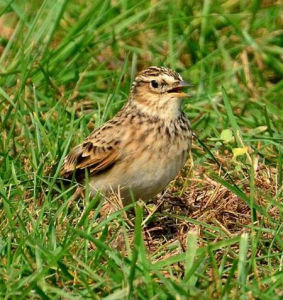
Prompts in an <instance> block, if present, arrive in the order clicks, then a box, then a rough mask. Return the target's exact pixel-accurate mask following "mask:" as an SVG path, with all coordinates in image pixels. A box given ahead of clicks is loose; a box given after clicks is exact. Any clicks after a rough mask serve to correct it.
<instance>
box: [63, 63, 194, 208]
mask: <svg viewBox="0 0 283 300" xmlns="http://www.w3.org/2000/svg"><path fill="white" fill-rule="evenodd" d="M186 86H188V84H187V83H186V82H185V81H183V79H182V77H181V76H180V75H179V74H178V73H177V72H175V71H173V70H170V69H167V68H164V67H155V66H152V67H149V68H147V69H145V70H143V71H141V72H140V73H138V75H137V76H136V78H135V80H134V82H133V83H132V86H131V90H130V94H129V99H128V101H127V102H126V104H125V105H124V107H123V108H122V109H121V110H120V111H119V112H118V113H117V114H116V115H115V116H114V117H113V118H112V119H111V120H109V121H108V122H106V123H105V124H104V125H103V126H101V127H99V128H97V129H96V130H94V131H93V132H92V133H91V134H90V135H89V136H88V137H87V138H86V139H85V140H84V141H83V142H82V143H81V144H80V145H78V146H76V147H75V148H73V149H72V150H71V152H70V153H69V154H68V155H67V157H66V158H65V160H64V163H63V166H62V169H61V175H62V177H64V178H69V179H70V178H74V177H75V178H76V179H77V181H79V182H80V183H82V184H83V185H85V184H86V179H85V174H86V172H87V174H88V176H87V177H88V180H87V182H88V184H89V187H90V190H91V193H92V195H95V194H96V193H97V192H98V191H99V192H101V193H102V194H104V195H106V196H107V194H109V193H112V192H113V191H114V192H115V191H119V193H120V195H121V197H122V201H123V203H124V204H127V203H129V202H130V201H132V199H133V198H134V199H136V200H139V199H141V200H144V201H147V200H149V199H151V198H152V197H153V196H155V195H156V194H158V193H159V192H160V191H162V190H164V188H165V187H166V186H167V185H168V183H169V182H170V181H171V180H173V179H174V178H175V177H176V175H177V174H178V172H179V171H180V170H181V169H182V167H183V166H184V164H185V163H186V160H187V157H188V154H189V150H190V148H191V139H192V131H191V126H190V123H189V120H188V119H187V117H186V115H185V114H184V112H183V111H182V109H181V104H182V99H183V98H184V97H186V96H187V94H186V93H184V92H183V88H185V87H186Z"/></svg>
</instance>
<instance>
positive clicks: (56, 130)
mask: <svg viewBox="0 0 283 300" xmlns="http://www.w3.org/2000/svg"><path fill="white" fill-rule="evenodd" d="M281 28H282V5H281V3H280V1H275V0H274V1H272V0H262V1H260V0H254V1H242V0H234V1H231V0H223V1H220V0H219V1H210V0H204V1H194V0H193V1H169V0H168V1H139V2H137V1H130V0H126V1H98V2H95V1H87V0H79V1H77V0H76V1H75V0H61V1H55V0H54V1H53V0H51V1H50V0H48V1H47V0H46V1H37V0H31V1H17V0H14V1H13V0H12V1H8V0H3V1H0V75H1V76H0V111H1V114H0V127H1V130H0V134H1V139H0V207H1V210H0V232H1V235H0V298H1V299H2V298H3V299H23V298H27V299H29V298H30V299H41V298H43V299H61V298H62V299H81V298H86V299H108V300H109V299H188V298H190V299H196V298H198V299H222V298H223V299H268V300H269V299H281V298H282V297H283V289H282V286H283V273H282V249H283V243H282V209H283V207H282V141H283V136H282V128H283V118H282V116H283V106H282V100H281V99H282V96H283V95H282V86H283V84H282V74H283V64H282V56H283V51H282V29H281ZM150 65H159V66H167V67H170V68H172V69H174V70H176V71H178V72H180V74H181V75H182V76H183V78H184V79H186V80H189V81H190V82H192V84H193V87H192V88H191V89H190V91H189V93H190V97H189V98H188V99H185V101H184V103H183V110H184V111H185V113H186V114H187V116H188V117H189V119H190V121H191V124H192V129H193V132H194V140H193V147H192V149H191V154H190V157H189V159H188V162H187V164H186V166H185V168H184V169H183V170H182V171H181V172H180V174H179V175H178V177H177V178H176V179H175V180H174V181H173V182H171V183H170V185H169V186H168V189H167V190H166V191H164V193H163V194H162V195H157V196H156V198H155V199H152V201H150V202H149V203H146V204H144V203H141V202H136V203H132V204H130V205H128V206H127V207H122V206H121V204H120V201H119V199H116V201H114V200H113V201H112V202H111V203H115V205H114V206H113V205H112V207H111V209H110V210H109V209H108V210H107V209H105V207H106V206H105V205H106V204H107V203H108V202H107V199H103V198H102V197H100V196H99V195H97V197H95V198H90V197H78V198H77V199H76V200H74V198H73V197H72V196H73V194H74V191H75V189H76V188H77V186H76V185H75V184H71V185H69V186H64V185H62V184H61V183H60V181H59V179H60V175H59V170H60V167H61V165H62V162H63V158H64V156H65V155H66V153H67V152H68V151H69V150H70V148H71V147H72V146H74V145H76V144H78V143H79V142H80V141H82V140H83V139H84V138H85V137H86V136H87V135H88V134H89V133H90V132H91V131H92V130H93V129H94V128H97V127H98V126H100V125H101V124H103V123H104V122H105V121H106V120H108V119H109V118H111V117H112V116H113V115H114V114H115V113H116V112H117V111H119V109H120V108H121V107H122V105H123V104H124V102H125V101H126V99H127V95H128V92H129V88H130V84H131V81H132V80H133V78H134V76H135V74H136V72H137V71H138V70H140V69H142V68H145V67H148V66H150Z"/></svg>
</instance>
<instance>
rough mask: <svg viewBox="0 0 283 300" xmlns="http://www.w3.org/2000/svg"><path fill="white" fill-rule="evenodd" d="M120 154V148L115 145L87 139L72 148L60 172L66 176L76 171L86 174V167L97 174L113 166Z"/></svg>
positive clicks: (91, 172)
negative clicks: (99, 143)
mask: <svg viewBox="0 0 283 300" xmlns="http://www.w3.org/2000/svg"><path fill="white" fill-rule="evenodd" d="M119 155H120V151H119V149H117V148H114V147H113V146H110V145H107V146H102V145H97V144H96V143H95V140H94V141H92V140H87V141H86V142H84V143H83V144H81V145H79V146H77V147H75V148H74V149H73V150H71V152H70V154H69V155H68V156H67V157H66V158H65V160H64V164H63V166H62V169H61V172H60V174H61V176H63V177H65V178H68V177H71V176H72V174H73V173H74V172H76V174H77V173H78V175H84V169H86V168H87V169H88V171H89V173H90V174H95V173H97V172H101V171H103V170H105V169H108V168H109V167H110V166H112V165H113V164H114V163H115V162H116V161H117V159H118V158H119Z"/></svg>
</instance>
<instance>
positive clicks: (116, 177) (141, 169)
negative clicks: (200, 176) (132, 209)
mask: <svg viewBox="0 0 283 300" xmlns="http://www.w3.org/2000/svg"><path fill="white" fill-rule="evenodd" d="M174 148H175V147H174ZM186 148H188V146H187V147H186ZM186 150H187V149H186ZM186 150H183V151H179V153H176V152H177V151H176V149H174V151H169V152H168V151H167V153H166V154H165V155H157V154H154V155H152V151H150V152H148V153H143V155H141V156H139V157H136V159H132V160H131V161H130V162H129V164H128V166H127V167H126V168H125V164H124V166H123V163H121V164H120V165H119V164H118V165H115V167H113V169H112V170H110V172H108V173H107V174H101V175H98V176H94V177H92V178H91V179H90V185H91V188H92V190H93V191H94V192H97V190H100V191H101V192H102V193H107V192H109V191H112V190H114V191H115V190H117V189H118V188H120V191H121V195H122V197H123V199H124V203H128V202H130V201H131V196H130V193H129V190H131V191H132V192H133V194H134V196H135V200H138V199H143V200H145V201H146V200H149V199H150V198H152V197H153V196H155V195H156V194H158V193H159V192H161V191H162V190H163V189H164V188H165V187H166V186H167V185H168V183H169V182H170V181H171V180H173V179H174V178H175V177H176V175H177V174H178V172H179V171H180V170H181V168H182V167H183V166H184V164H185V162H186V160H187V151H186ZM176 154H177V155H176Z"/></svg>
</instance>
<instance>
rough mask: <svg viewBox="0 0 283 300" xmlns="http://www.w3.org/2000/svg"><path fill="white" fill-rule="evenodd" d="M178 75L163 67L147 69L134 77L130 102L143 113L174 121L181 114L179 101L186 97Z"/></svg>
mask: <svg viewBox="0 0 283 300" xmlns="http://www.w3.org/2000/svg"><path fill="white" fill-rule="evenodd" d="M187 86H189V84H188V83H187V82H185V81H183V79H182V77H181V76H180V74H178V73H177V72H175V71H173V70H170V69H167V68H164V67H149V68H147V69H145V70H143V71H141V72H140V73H138V75H137V76H136V78H135V80H134V82H133V84H132V87H131V94H130V101H132V102H133V103H134V104H135V105H137V107H138V108H139V109H141V110H142V111H143V112H146V113H150V114H152V115H158V116H160V117H165V118H167V119H174V118H175V117H178V116H179V114H180V113H181V99H182V98H184V97H186V96H187V94H186V93H184V91H183V89H184V87H187Z"/></svg>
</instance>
